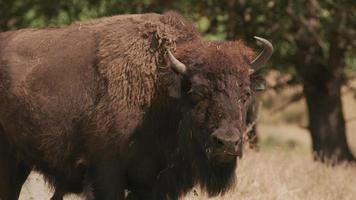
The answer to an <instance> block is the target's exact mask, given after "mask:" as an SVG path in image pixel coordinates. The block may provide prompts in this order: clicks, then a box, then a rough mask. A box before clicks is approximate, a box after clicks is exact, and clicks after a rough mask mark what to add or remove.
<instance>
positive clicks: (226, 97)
mask: <svg viewBox="0 0 356 200" xmlns="http://www.w3.org/2000/svg"><path fill="white" fill-rule="evenodd" d="M256 39H257V40H259V41H260V42H262V43H263V45H264V47H265V48H264V50H263V51H262V52H261V53H260V54H259V55H257V56H256V57H255V54H254V52H253V51H252V50H251V49H250V48H248V47H247V46H245V45H244V44H243V43H242V42H240V41H231V42H224V41H205V40H203V38H202V36H201V35H200V34H199V32H198V31H197V30H196V28H195V27H194V26H193V25H192V23H191V22H189V21H187V20H185V19H184V18H183V17H181V16H180V15H179V14H177V13H174V12H168V13H166V14H163V15H160V14H140V15H119V16H113V17H107V18H101V19H97V20H92V21H89V22H77V23H74V24H72V25H70V26H67V27H60V28H47V29H22V30H18V31H10V32H3V33H1V34H0V199H3V200H13V199H17V198H18V196H19V192H20V189H21V186H22V184H23V183H24V181H25V180H26V177H27V176H28V174H29V172H30V171H31V170H36V171H39V172H41V173H42V174H44V176H45V177H46V179H47V181H48V182H49V183H50V184H52V185H53V186H54V187H55V188H56V195H55V197H53V199H61V198H62V197H61V196H62V195H63V194H65V193H69V192H75V193H79V192H82V190H83V187H86V186H88V187H89V186H90V188H92V195H93V197H94V199H96V200H105V199H125V190H129V191H130V193H129V195H128V196H127V197H126V198H129V199H177V198H179V196H181V195H183V194H184V193H186V192H187V191H188V190H189V189H191V188H192V187H193V186H194V185H200V186H201V187H202V189H204V190H206V191H207V193H208V194H209V195H211V196H214V195H218V194H222V193H224V192H226V191H227V190H228V189H229V187H230V186H231V185H232V184H233V182H234V177H235V176H234V170H235V166H236V160H237V158H238V157H241V156H242V137H243V134H244V131H245V129H246V125H245V124H246V123H245V117H246V110H247V105H248V102H249V100H250V98H251V96H253V94H254V87H255V85H256V84H255V81H254V79H253V78H251V77H253V76H252V75H253V73H254V72H255V71H256V70H258V69H259V68H260V67H261V66H262V65H264V64H265V63H266V61H267V60H268V59H269V57H270V56H271V54H272V50H273V48H272V45H271V44H270V43H269V42H268V41H267V40H265V39H262V38H259V37H256Z"/></svg>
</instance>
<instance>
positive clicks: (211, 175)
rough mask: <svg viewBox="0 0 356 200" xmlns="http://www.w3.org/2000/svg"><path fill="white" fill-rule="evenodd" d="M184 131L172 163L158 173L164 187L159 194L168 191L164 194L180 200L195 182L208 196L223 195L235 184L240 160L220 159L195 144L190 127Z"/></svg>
mask: <svg viewBox="0 0 356 200" xmlns="http://www.w3.org/2000/svg"><path fill="white" fill-rule="evenodd" d="M185 130H186V131H184V133H183V134H181V136H182V138H180V142H179V143H180V144H179V148H178V151H177V152H176V154H175V156H174V157H175V158H174V159H173V162H171V165H169V167H168V168H167V169H165V170H164V171H162V173H161V174H160V175H159V177H160V178H159V179H161V181H160V182H161V184H160V186H161V187H164V188H165V189H163V190H160V193H161V194H162V195H164V192H163V193H162V191H167V193H166V194H165V195H164V197H167V196H168V197H170V198H171V199H177V198H178V197H179V196H181V195H183V194H185V193H187V192H188V191H189V190H190V189H192V187H193V186H194V185H199V186H200V187H201V189H202V190H204V191H206V192H207V194H208V195H209V196H217V195H222V194H224V193H225V192H227V191H228V190H229V189H231V188H232V186H233V185H234V184H235V177H236V176H235V169H236V165H237V160H236V159H234V160H233V161H231V162H226V163H221V162H219V161H217V160H216V159H214V157H211V156H209V154H207V152H206V149H204V148H203V146H201V145H199V144H197V143H196V142H197V141H196V139H194V137H192V136H191V134H192V132H191V131H190V130H189V129H185ZM181 133H182V132H181ZM161 189H162V188H161ZM164 197H163V196H162V199H165V198H164Z"/></svg>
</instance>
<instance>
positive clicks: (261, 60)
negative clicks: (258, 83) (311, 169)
mask: <svg viewBox="0 0 356 200" xmlns="http://www.w3.org/2000/svg"><path fill="white" fill-rule="evenodd" d="M254 38H255V39H256V40H258V41H260V42H262V44H263V46H264V49H263V50H262V52H261V53H260V54H259V55H258V56H257V57H256V58H255V59H254V60H253V61H252V62H251V63H250V65H251V68H252V69H253V70H255V71H257V70H258V69H260V68H261V67H262V66H263V65H264V64H266V62H267V61H268V59H269V58H270V57H271V56H272V53H273V45H272V44H271V43H270V42H269V41H268V40H266V39H264V38H261V37H257V36H254Z"/></svg>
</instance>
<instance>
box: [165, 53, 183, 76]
mask: <svg viewBox="0 0 356 200" xmlns="http://www.w3.org/2000/svg"><path fill="white" fill-rule="evenodd" d="M167 52H168V57H169V60H170V61H171V62H172V68H173V69H174V70H175V71H177V72H178V73H180V74H184V73H185V71H186V70H187V67H186V66H185V64H183V63H181V62H180V61H179V60H178V59H177V58H175V57H174V56H173V54H172V53H171V51H169V50H167Z"/></svg>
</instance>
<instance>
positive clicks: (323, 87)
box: [304, 79, 354, 163]
mask: <svg viewBox="0 0 356 200" xmlns="http://www.w3.org/2000/svg"><path fill="white" fill-rule="evenodd" d="M340 90H341V85H340V84H339V81H335V80H332V79H330V80H327V81H326V82H319V83H316V82H314V83H312V84H305V85H304V94H305V97H306V102H307V107H308V112H309V130H310V133H311V138H312V146H313V152H314V158H315V159H317V160H321V161H322V162H332V163H337V162H340V161H351V160H354V157H353V155H352V153H351V152H350V149H349V147H348V145H347V139H346V128H345V119H344V115H343V111H342V102H341V91H340Z"/></svg>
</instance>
